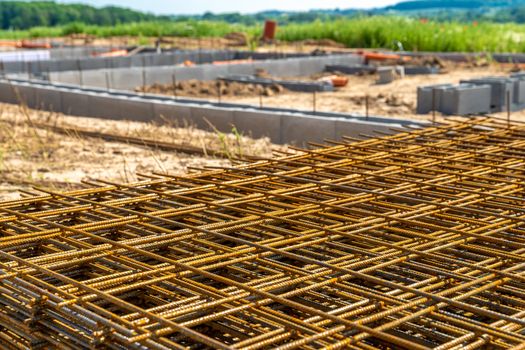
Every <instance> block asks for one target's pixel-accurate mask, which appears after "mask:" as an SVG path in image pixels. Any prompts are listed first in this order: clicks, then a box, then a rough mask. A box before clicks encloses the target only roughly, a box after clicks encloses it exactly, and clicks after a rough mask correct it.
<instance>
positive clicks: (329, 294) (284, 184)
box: [0, 119, 525, 350]
mask: <svg viewBox="0 0 525 350" xmlns="http://www.w3.org/2000/svg"><path fill="white" fill-rule="evenodd" d="M524 190H525V125H519V124H512V125H507V124H506V123H499V122H498V121H495V120H487V119H483V120H482V119H475V120H470V121H461V122H457V123H456V122H454V123H450V124H447V125H440V126H436V127H432V128H428V129H424V130H415V131H413V132H404V133H400V134H396V135H381V136H380V137H378V138H368V139H365V140H361V141H356V140H353V139H349V138H348V139H346V142H340V143H335V142H332V143H331V144H330V145H329V146H325V147H321V148H318V149H315V150H308V151H304V152H301V153H298V154H295V155H289V156H286V157H281V158H278V159H273V160H266V161H258V162H255V163H252V164H249V165H245V166H240V167H236V168H235V169H212V170H209V171H205V172H199V173H196V174H192V175H188V176H184V177H176V176H166V175H164V176H161V175H152V176H150V177H149V178H144V181H143V182H140V183H134V184H124V185H117V184H109V183H105V184H102V183H98V186H95V187H93V188H92V189H88V190H80V191H75V192H68V193H54V192H47V193H46V194H45V195H42V196H37V197H28V198H24V199H21V200H17V201H11V202H4V203H0V223H1V233H2V236H1V239H0V269H1V275H0V324H1V329H0V348H4V349H15V348H16V349H19V348H24V349H27V348H31V349H39V348H40V349H55V348H57V349H85V348H101V349H182V348H189V349H205V348H214V349H294V348H301V349H321V348H322V349H342V348H345V349H376V348H377V349H400V348H406V349H423V348H434V349H439V350H445V349H507V348H513V349H520V348H523V347H524V346H523V344H524V342H525V226H524V224H525V195H524Z"/></svg>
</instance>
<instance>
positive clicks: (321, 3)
mask: <svg viewBox="0 0 525 350" xmlns="http://www.w3.org/2000/svg"><path fill="white" fill-rule="evenodd" d="M399 1H400V0H346V1H344V0H185V1H184V0H147V1H146V0H60V2H68V3H86V4H91V5H95V6H105V5H110V4H111V5H118V6H123V7H129V8H134V9H138V10H142V11H147V12H153V13H157V14H198V13H203V12H206V11H212V12H242V13H251V12H258V11H262V10H298V11H301V10H309V9H319V8H372V7H379V6H385V5H390V4H395V3H397V2H399Z"/></svg>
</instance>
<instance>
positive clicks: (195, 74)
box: [12, 55, 362, 90]
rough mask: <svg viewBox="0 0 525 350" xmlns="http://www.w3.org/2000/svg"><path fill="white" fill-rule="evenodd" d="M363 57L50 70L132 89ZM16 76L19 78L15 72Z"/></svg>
mask: <svg viewBox="0 0 525 350" xmlns="http://www.w3.org/2000/svg"><path fill="white" fill-rule="evenodd" d="M361 61H362V58H361V56H357V55H337V56H319V57H305V58H287V59H282V60H267V61H260V62H259V61H254V62H253V63H233V64H228V65H214V64H203V65H198V66H192V67H180V66H179V67H173V66H158V67H141V68H116V69H101V70H90V71H78V70H74V71H67V72H52V73H50V81H51V82H54V83H65V84H75V85H82V86H93V87H101V88H106V87H107V79H106V75H107V74H110V75H111V80H110V84H111V86H110V88H111V89H124V90H132V89H134V88H136V87H138V86H142V85H143V84H146V85H150V84H153V83H159V84H171V83H172V81H173V77H175V79H176V80H177V81H184V80H190V79H197V80H214V79H217V78H219V77H223V76H227V75H243V74H255V73H256V72H257V70H259V69H264V70H265V71H267V72H268V73H269V74H270V75H273V76H276V77H279V76H307V75H311V74H316V73H319V72H322V71H324V69H325V67H326V65H331V64H357V63H361ZM12 77H15V78H16V77H17V76H16V75H13V76H12Z"/></svg>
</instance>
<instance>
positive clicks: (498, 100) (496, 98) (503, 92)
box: [461, 77, 514, 112]
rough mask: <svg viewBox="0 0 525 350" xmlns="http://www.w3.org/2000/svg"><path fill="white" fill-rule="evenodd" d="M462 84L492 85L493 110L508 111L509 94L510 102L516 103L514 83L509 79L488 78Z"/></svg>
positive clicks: (463, 81)
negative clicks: (508, 96)
mask: <svg viewBox="0 0 525 350" xmlns="http://www.w3.org/2000/svg"><path fill="white" fill-rule="evenodd" d="M461 83H462V84H471V85H490V87H491V91H492V94H491V110H492V112H502V111H505V110H506V109H507V94H509V95H510V101H514V81H513V80H512V79H510V78H507V77H486V78H481V79H471V80H462V81H461Z"/></svg>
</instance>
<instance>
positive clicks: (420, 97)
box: [417, 84, 453, 114]
mask: <svg viewBox="0 0 525 350" xmlns="http://www.w3.org/2000/svg"><path fill="white" fill-rule="evenodd" d="M452 87H453V85H452V84H440V85H430V86H420V87H418V88H417V113H418V114H427V113H430V112H432V110H433V109H435V110H436V111H441V110H442V109H443V108H442V106H441V101H442V96H443V92H444V91H445V90H447V89H450V88H452Z"/></svg>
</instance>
